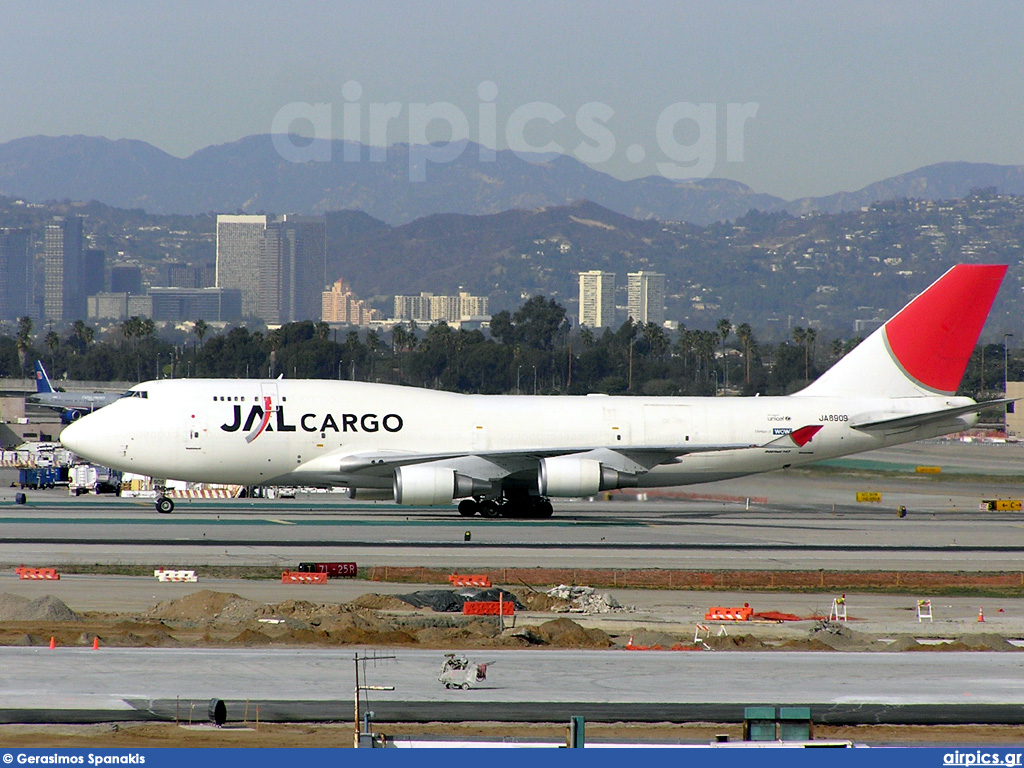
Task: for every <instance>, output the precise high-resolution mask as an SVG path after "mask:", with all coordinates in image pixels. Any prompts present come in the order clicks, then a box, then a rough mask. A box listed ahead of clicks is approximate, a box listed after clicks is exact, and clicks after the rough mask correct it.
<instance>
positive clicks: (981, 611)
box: [978, 608, 985, 621]
mask: <svg viewBox="0 0 1024 768" xmlns="http://www.w3.org/2000/svg"><path fill="white" fill-rule="evenodd" d="M984 620H985V610H984V609H983V608H978V621H984Z"/></svg>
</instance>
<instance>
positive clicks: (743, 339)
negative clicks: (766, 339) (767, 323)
mask: <svg viewBox="0 0 1024 768" xmlns="http://www.w3.org/2000/svg"><path fill="white" fill-rule="evenodd" d="M736 338H738V339H739V340H740V344H742V345H743V360H744V362H745V363H746V366H747V375H746V379H745V383H747V384H749V383H750V342H751V341H753V339H754V331H753V330H752V329H751V327H750V323H740V324H739V326H738V327H737V328H736Z"/></svg>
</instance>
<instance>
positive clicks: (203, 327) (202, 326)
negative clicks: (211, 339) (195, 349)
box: [192, 317, 210, 347]
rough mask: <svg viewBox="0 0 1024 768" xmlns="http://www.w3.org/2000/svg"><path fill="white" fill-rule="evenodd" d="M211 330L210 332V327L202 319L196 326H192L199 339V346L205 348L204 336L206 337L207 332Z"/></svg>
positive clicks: (197, 321)
mask: <svg viewBox="0 0 1024 768" xmlns="http://www.w3.org/2000/svg"><path fill="white" fill-rule="evenodd" d="M209 330H210V326H208V325H207V324H206V321H205V320H203V318H201V317H200V318H199V319H198V320H196V322H195V324H194V325H193V326H192V333H194V334H195V335H196V336H198V337H199V346H200V347H202V346H203V336H205V335H206V332H207V331H209Z"/></svg>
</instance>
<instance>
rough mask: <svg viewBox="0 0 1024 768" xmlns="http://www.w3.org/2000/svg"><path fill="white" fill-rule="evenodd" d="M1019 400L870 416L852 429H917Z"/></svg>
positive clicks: (879, 430)
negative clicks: (902, 414) (900, 414)
mask: <svg viewBox="0 0 1024 768" xmlns="http://www.w3.org/2000/svg"><path fill="white" fill-rule="evenodd" d="M1017 399H1018V398H1004V399H1002V400H986V401H984V402H981V403H972V404H971V405H962V406H959V407H958V408H943V409H942V410H938V411H927V412H926V413H912V414H910V415H907V416H891V415H890V416H885V417H881V418H873V417H871V416H870V415H868V416H866V417H863V420H862V421H852V422H851V423H850V427H851V428H852V429H859V430H862V431H865V432H881V431H887V430H897V429H914V428H915V427H921V426H924V425H926V424H932V423H935V422H938V421H946V420H947V419H950V418H955V417H957V416H963V415H964V414H967V413H977V412H978V411H983V410H985V409H986V408H992V407H994V406H999V405H1006V404H1007V403H1012V402H1014V401H1015V400H1017Z"/></svg>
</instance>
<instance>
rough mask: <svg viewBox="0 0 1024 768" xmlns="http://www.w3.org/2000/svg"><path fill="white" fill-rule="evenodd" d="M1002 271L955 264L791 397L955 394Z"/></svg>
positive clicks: (994, 266) (1001, 278) (988, 267)
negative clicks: (816, 378) (848, 352)
mask: <svg viewBox="0 0 1024 768" xmlns="http://www.w3.org/2000/svg"><path fill="white" fill-rule="evenodd" d="M1005 274H1006V266H1005V265H1002V264H999V265H981V264H958V265H957V266H955V267H953V268H952V269H950V270H949V271H948V272H946V274H944V275H943V276H942V277H940V278H939V279H938V280H936V281H935V282H934V283H932V284H931V286H929V287H928V289H927V290H925V291H924V293H922V294H921V295H919V296H918V297H917V298H915V299H914V300H913V301H911V302H910V303H909V304H907V306H905V307H904V308H903V309H901V310H900V311H899V312H898V313H897V314H896V316H895V317H893V318H892V319H891V320H889V322H887V323H886V324H885V325H884V326H882V327H881V328H879V329H878V330H877V331H875V332H874V333H872V334H871V335H870V336H868V338H866V339H865V340H864V341H863V342H861V343H860V344H859V345H858V346H857V348H856V349H854V350H853V351H852V352H851V353H850V354H848V355H847V356H846V357H844V358H842V359H841V360H840V361H839V362H838V363H836V364H835V365H834V366H832V367H831V368H830V369H829V370H827V371H826V372H825V373H824V374H823V375H822V376H821V378H819V379H818V380H817V381H815V382H814V383H812V384H811V385H810V386H808V387H806V388H805V389H803V390H801V391H800V392H798V393H797V394H798V395H805V396H833V397H835V396H838V397H920V396H922V395H934V394H942V395H952V394H955V393H956V390H957V388H958V387H959V386H960V380H961V379H962V378H963V375H964V369H965V368H966V367H967V361H968V360H969V359H970V357H971V352H972V351H973V350H974V345H975V344H976V343H977V342H978V336H979V335H980V334H981V329H982V327H983V326H984V325H985V319H986V318H987V317H988V313H989V310H990V309H991V308H992V302H993V301H994V300H995V297H996V292H997V291H998V290H999V285H1000V283H1001V282H1002V280H1003V275H1005Z"/></svg>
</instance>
